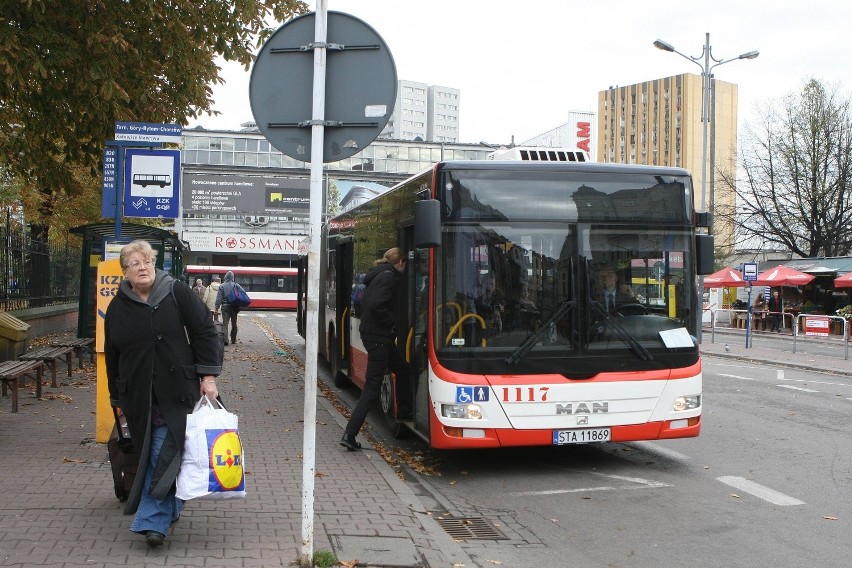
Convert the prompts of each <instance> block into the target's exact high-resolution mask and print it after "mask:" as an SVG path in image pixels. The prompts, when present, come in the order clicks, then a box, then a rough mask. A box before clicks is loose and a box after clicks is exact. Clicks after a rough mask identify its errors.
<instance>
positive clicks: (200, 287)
mask: <svg viewBox="0 0 852 568" xmlns="http://www.w3.org/2000/svg"><path fill="white" fill-rule="evenodd" d="M192 291H193V292H194V293H195V295H196V297H197V298H198V299H199V300H201V299H202V298H203V297H204V293H205V292H206V291H207V288H206V287H205V286H204V282H202V280H201V278H196V279H195V286H193V287H192Z"/></svg>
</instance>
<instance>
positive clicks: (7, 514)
mask: <svg viewBox="0 0 852 568" xmlns="http://www.w3.org/2000/svg"><path fill="white" fill-rule="evenodd" d="M292 353H293V349H291V348H290V347H289V346H287V345H286V344H284V342H283V341H282V340H281V339H280V338H278V337H276V336H275V335H274V332H273V331H272V330H271V329H270V328H269V326H268V325H265V324H264V322H263V320H262V319H260V318H253V317H252V315H251V312H244V314H243V315H241V316H240V335H239V338H238V341H237V343H236V344H233V345H229V346H228V347H226V348H225V366H224V372H223V375H222V377H221V378H220V380H219V390H220V393H221V396H222V399H223V401H224V403H225V405H226V406H227V407H228V409H229V410H230V411H232V412H235V413H236V414H237V415H238V416H239V417H240V433H241V436H242V439H243V443H244V446H245V454H246V456H245V465H246V471H247V491H248V497H247V498H246V499H244V500H231V501H190V502H188V503H187V505H186V508H185V509H184V512H183V515H182V516H181V518H180V520H179V521H178V522H177V523H176V524H175V525H174V526H173V527H172V530H171V531H170V534H169V535H168V536H167V539H166V543H165V545H164V546H163V547H161V548H158V549H152V548H149V547H148V546H147V545H146V544H145V540H144V538H143V537H142V536H140V535H137V534H134V533H131V532H130V531H129V526H130V523H131V520H132V517H131V516H125V515H122V513H121V509H122V505H123V504H122V503H119V501H118V499H116V497H115V494H114V490H113V482H112V474H111V470H110V466H109V462H108V460H107V450H106V444H98V443H95V442H94V431H95V414H94V409H95V405H94V401H95V390H96V382H95V381H96V378H95V374H96V370H95V366H94V365H92V364H90V363H88V359H87V365H86V367H85V368H84V369H83V370H82V371H81V370H79V369H76V368H75V370H74V375H73V377H72V379H71V380H70V381H69V380H65V381H62V382H61V383H60V385H59V387H58V388H50V386H49V381H48V383H47V386H45V387H44V391H43V394H42V398H41V399H35V394H34V390H32V391H31V390H30V388H29V387H30V384H31V383H30V382H28V383H27V386H26V388H23V389H22V391H21V393H20V409H19V411H18V413H17V414H12V413H11V400H10V398H9V397H3V398H0V448H2V452H3V457H4V459H3V467H2V474H0V479H2V494H0V565H2V566H7V567H34V566H63V567H70V566H89V567H113V566H121V565H125V566H205V567H206V566H263V567H269V566H293V565H298V562H297V559H298V557H299V554H300V550H301V543H302V531H303V529H302V527H303V522H302V508H303V507H302V459H301V456H302V443H303V439H302V435H303V428H302V416H303V408H304V387H303V383H304V369H303V366H302V365H303V364H302V362H301V361H300V360H299V359H298V358H296V357H295V356H294V355H293V354H292ZM345 423H346V418H345V417H343V416H342V415H341V414H340V412H339V411H338V410H337V409H336V408H335V407H334V406H333V405H332V403H331V402H329V401H328V400H326V398H325V397H324V396H322V394H320V395H319V396H318V397H317V427H316V440H315V444H316V445H315V453H316V464H315V478H314V481H315V488H314V501H313V502H314V515H313V533H312V534H313V550H314V551H315V552H319V551H330V552H333V553H334V554H335V555H336V556H337V558H338V560H339V561H341V562H346V563H347V564H342V565H345V566H351V567H354V566H358V567H359V568H360V567H366V566H375V567H381V566H388V567H389V566H393V567H398V568H405V567H420V568H427V567H428V568H439V567H440V568H445V567H446V568H449V567H453V566H460V565H464V566H466V567H467V568H472V567H474V566H476V565H475V564H474V563H473V562H471V561H470V559H469V558H468V557H467V556H466V555H465V553H464V552H463V551H462V550H461V547H460V546H459V545H458V543H456V542H454V541H453V540H452V538H451V537H450V536H449V535H448V534H447V533H446V532H445V531H443V530H442V529H441V528H440V527H439V525H438V524H437V523H436V522H435V521H434V520H433V519H432V518H431V517H430V516H429V512H428V511H425V510H424V509H423V508H422V506H421V505H420V503H419V501H418V499H417V497H416V496H415V495H414V494H413V493H412V491H411V490H410V489H409V487H408V485H407V484H406V483H405V482H404V481H402V480H401V479H399V478H398V477H397V475H396V473H395V472H394V470H393V469H392V468H391V467H390V466H389V465H388V464H387V463H386V462H385V461H384V460H383V459H382V457H381V456H380V455H379V453H377V452H376V451H373V449H372V447H371V446H370V444H369V441H370V436H369V434H368V435H363V431H362V435H361V436H359V440H360V441H361V442H362V444H364V448H365V449H364V450H363V451H361V452H347V451H346V450H345V449H344V448H343V447H342V446H340V445H339V443H338V442H339V440H340V437H341V435H342V432H343V428H344V426H345Z"/></svg>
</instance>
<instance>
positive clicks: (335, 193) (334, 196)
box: [326, 179, 340, 217]
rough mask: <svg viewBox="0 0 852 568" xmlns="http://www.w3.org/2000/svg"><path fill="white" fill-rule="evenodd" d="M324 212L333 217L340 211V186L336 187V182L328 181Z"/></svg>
mask: <svg viewBox="0 0 852 568" xmlns="http://www.w3.org/2000/svg"><path fill="white" fill-rule="evenodd" d="M326 203H327V205H326V210H327V211H326V212H327V213H328V216H329V217H334V216H335V215H337V214H338V213H339V212H340V188H339V187H337V182H336V181H334V180H333V179H332V180H329V181H328V195H326Z"/></svg>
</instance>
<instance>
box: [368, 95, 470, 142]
mask: <svg viewBox="0 0 852 568" xmlns="http://www.w3.org/2000/svg"><path fill="white" fill-rule="evenodd" d="M459 99H460V91H459V90H458V89H451V88H449V87H439V86H437V85H427V84H426V83H417V82H415V81H399V83H398V84H397V91H396V103H395V105H394V109H393V114H392V115H391V118H390V120H388V123H387V125H386V126H385V128H384V129H383V130H382V133H381V135H380V136H379V137H380V138H390V139H396V140H423V141H426V142H449V143H455V142H458V141H459Z"/></svg>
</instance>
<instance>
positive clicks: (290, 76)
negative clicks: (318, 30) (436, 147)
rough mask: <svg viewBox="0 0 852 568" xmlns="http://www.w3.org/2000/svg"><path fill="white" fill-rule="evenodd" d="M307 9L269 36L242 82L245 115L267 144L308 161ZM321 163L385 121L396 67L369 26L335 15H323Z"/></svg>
mask: <svg viewBox="0 0 852 568" xmlns="http://www.w3.org/2000/svg"><path fill="white" fill-rule="evenodd" d="M315 17H316V15H315V14H314V13H311V14H306V15H304V16H300V17H298V18H295V19H293V20H291V21H289V22H287V23H286V24H284V25H283V26H281V27H280V28H278V30H277V31H276V32H275V33H274V34H272V36H271V37H270V38H269V40H268V41H267V42H266V43H265V44H264V45H263V47H262V48H261V50H260V53H258V55H257V60H256V61H255V64H254V67H253V68H252V72H251V82H250V83H249V100H250V102H251V110H252V114H254V119H255V122H256V123H257V127H258V129H259V130H260V132H261V133H262V134H263V135H264V136H265V137H266V139H267V140H269V143H270V144H272V145H273V146H274V147H275V148H277V149H278V150H280V151H281V152H283V153H284V154H286V155H288V156H290V157H291V158H294V159H296V160H301V161H304V162H309V161H311V120H312V113H313V76H314V75H313V74H314V50H313V49H312V44H314V42H315V39H314V36H315V31H314V25H315ZM327 26H328V27H327V29H328V32H327V36H326V37H327V39H326V44H327V48H326V80H325V116H324V117H323V121H324V124H325V131H324V142H325V143H324V144H323V162H336V161H338V160H343V159H345V158H348V157H350V156H352V155H353V154H356V153H358V152H360V151H361V150H363V149H364V148H365V147H367V146H368V145H369V144H370V143H371V142H372V141H373V140H375V139H376V137H377V136H378V135H379V134H380V133H381V131H382V129H383V128H384V127H385V125H386V124H387V122H388V120H389V119H390V116H391V113H392V112H393V107H394V103H395V101H396V66H395V65H394V62H393V57H392V56H391V53H390V50H389V49H388V47H387V45H386V44H385V42H384V41H383V40H382V38H381V37H380V36H379V34H377V33H376V31H375V30H374V29H373V28H371V27H370V26H368V25H367V24H366V23H364V22H363V21H361V20H359V19H358V18H355V17H353V16H350V15H349V14H344V13H341V12H328V13H327Z"/></svg>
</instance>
